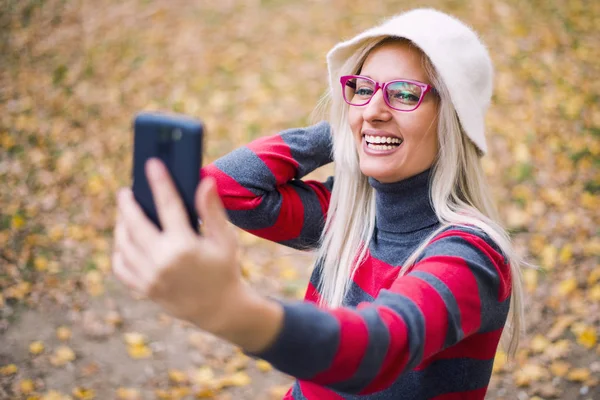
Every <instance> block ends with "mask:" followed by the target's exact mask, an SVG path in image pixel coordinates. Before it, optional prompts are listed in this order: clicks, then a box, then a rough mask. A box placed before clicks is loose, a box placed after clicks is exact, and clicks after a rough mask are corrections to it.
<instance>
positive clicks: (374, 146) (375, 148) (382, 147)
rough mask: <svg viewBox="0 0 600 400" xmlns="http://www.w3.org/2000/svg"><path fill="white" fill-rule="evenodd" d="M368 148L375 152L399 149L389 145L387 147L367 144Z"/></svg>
mask: <svg viewBox="0 0 600 400" xmlns="http://www.w3.org/2000/svg"><path fill="white" fill-rule="evenodd" d="M367 147H368V148H370V149H373V150H380V151H382V150H392V149H395V148H397V147H398V146H389V145H385V144H372V143H367Z"/></svg>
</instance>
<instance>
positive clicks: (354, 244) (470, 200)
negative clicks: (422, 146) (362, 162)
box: [317, 37, 524, 354]
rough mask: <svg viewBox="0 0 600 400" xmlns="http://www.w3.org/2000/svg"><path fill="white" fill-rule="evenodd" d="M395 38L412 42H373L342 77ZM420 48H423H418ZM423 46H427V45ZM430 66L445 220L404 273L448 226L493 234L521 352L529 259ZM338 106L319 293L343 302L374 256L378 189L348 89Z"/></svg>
mask: <svg viewBox="0 0 600 400" xmlns="http://www.w3.org/2000/svg"><path fill="white" fill-rule="evenodd" d="M390 41H405V42H408V43H410V44H412V43H411V42H409V41H408V40H406V39H401V38H394V37H383V38H381V37H380V38H374V39H371V40H368V41H365V43H364V45H363V46H362V47H361V48H360V49H359V50H358V51H356V52H355V53H354V54H353V55H352V56H351V57H350V58H349V59H348V60H347V61H346V62H345V63H344V65H343V66H342V69H341V74H342V75H345V74H354V73H357V71H359V70H360V68H361V67H362V64H363V63H364V61H365V59H366V58H367V55H368V54H369V53H370V52H371V51H372V50H373V49H374V48H376V47H379V46H381V45H382V44H383V43H387V42H390ZM415 48H416V46H415ZM419 51H420V50H419ZM422 59H423V67H424V69H425V71H426V73H427V75H428V78H429V79H430V81H431V83H432V84H433V86H434V87H435V88H436V89H437V91H438V93H439V96H440V102H439V110H438V113H439V118H438V121H439V122H438V143H439V153H438V156H437V159H436V161H435V162H434V165H433V166H432V181H431V189H430V196H431V202H432V205H433V209H434V211H435V213H436V215H437V218H438V220H439V221H440V227H439V229H436V230H435V231H434V232H433V233H432V234H431V235H430V236H429V237H428V238H426V239H424V240H423V242H422V243H421V244H420V245H419V246H418V248H417V249H416V250H415V251H414V252H413V253H412V254H411V255H410V256H409V257H408V259H407V261H406V262H405V263H404V265H403V266H402V269H401V270H400V274H401V275H402V274H406V273H407V271H408V269H409V268H410V267H411V266H412V265H413V264H414V263H415V261H416V260H417V259H418V258H419V256H420V254H422V252H423V250H424V248H425V247H426V246H427V243H428V242H429V241H430V240H431V239H432V238H433V237H434V236H435V235H437V234H438V233H439V232H440V231H442V230H443V229H446V228H448V226H450V225H454V226H475V227H477V228H479V229H481V230H482V231H483V232H485V233H486V234H487V235H488V236H489V237H490V238H491V239H492V240H493V241H494V242H495V243H496V244H497V245H498V246H499V248H500V249H501V251H502V252H503V253H504V255H505V257H506V258H507V261H508V262H509V264H510V269H511V277H512V293H511V304H510V312H509V320H508V329H507V330H505V332H507V334H508V337H507V336H506V335H504V338H503V341H504V344H505V345H506V346H507V348H508V352H509V353H511V354H514V351H515V350H516V348H517V345H518V339H519V336H520V332H521V330H522V328H523V327H524V324H523V311H522V303H523V293H522V282H521V272H520V270H521V265H522V264H523V263H524V261H523V260H522V259H521V258H520V257H519V255H518V254H517V253H516V252H515V250H514V249H513V247H512V245H511V240H510V237H509V235H508V233H507V232H506V230H505V229H504V228H503V227H502V225H501V224H500V222H499V218H498V214H497V211H496V208H495V206H494V202H493V200H492V196H491V192H490V191H489V189H488V186H487V182H486V178H485V175H484V172H483V169H482V166H481V163H480V157H479V153H478V149H477V148H476V146H475V145H474V144H473V143H472V142H471V141H470V140H469V139H468V137H467V136H466V135H465V134H464V133H463V132H462V128H461V125H460V122H459V120H458V116H457V114H456V112H455V110H454V107H453V105H452V101H451V100H450V94H449V92H448V88H447V87H446V85H445V84H444V82H443V81H442V80H441V78H440V77H439V75H438V74H437V72H436V71H435V69H434V67H433V65H432V64H431V62H430V60H429V59H428V58H427V56H426V55H424V54H423V55H422ZM326 104H329V105H330V124H331V128H332V132H333V144H334V145H333V157H334V160H335V173H334V185H333V191H332V193H331V202H330V206H329V211H328V215H327V220H326V222H325V229H324V231H323V234H322V237H321V245H320V247H319V249H318V252H317V259H318V265H319V266H320V269H321V281H320V282H319V292H320V294H321V304H322V305H328V306H330V307H337V306H340V305H342V301H343V299H344V296H345V294H346V292H347V290H348V288H349V284H350V282H351V280H352V277H353V274H354V272H355V271H356V268H357V267H358V266H359V265H360V263H361V262H363V261H364V260H365V258H366V257H367V251H368V244H369V243H370V241H371V239H372V237H373V233H374V228H375V200H374V199H375V197H374V195H375V192H374V190H373V188H372V187H371V186H370V185H369V183H368V180H367V177H366V176H365V175H363V174H362V172H361V171H360V167H359V160H358V154H357V152H356V147H355V143H354V139H353V135H352V132H351V130H350V126H349V124H348V105H347V104H346V103H345V102H344V100H343V98H342V96H341V93H340V91H335V90H333V91H332V92H330V93H328V94H327V95H326V98H325V100H324V101H323V102H322V103H321V107H323V106H324V105H326Z"/></svg>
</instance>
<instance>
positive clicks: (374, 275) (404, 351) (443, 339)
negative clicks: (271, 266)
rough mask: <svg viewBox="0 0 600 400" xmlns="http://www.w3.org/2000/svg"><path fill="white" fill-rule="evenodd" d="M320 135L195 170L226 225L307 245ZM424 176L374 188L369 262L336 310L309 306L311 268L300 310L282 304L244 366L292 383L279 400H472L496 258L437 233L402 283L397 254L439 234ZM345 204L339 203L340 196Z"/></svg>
mask: <svg viewBox="0 0 600 400" xmlns="http://www.w3.org/2000/svg"><path fill="white" fill-rule="evenodd" d="M331 161H332V160H331V138H330V132H329V125H328V124H327V123H324V122H322V123H319V124H317V125H314V126H311V127H309V128H303V129H291V130H287V131H284V132H282V133H281V134H278V135H274V136H270V137H265V138H261V139H259V140H256V141H254V142H252V143H250V144H248V145H247V146H244V147H242V148H239V149H237V150H235V151H233V152H231V153H230V154H228V155H226V156H224V157H223V158H221V159H219V160H217V161H216V162H215V163H213V164H210V165H208V166H206V167H205V168H203V170H202V173H203V175H210V176H213V177H214V178H216V180H217V183H218V188H219V193H220V195H221V197H222V199H223V201H224V204H225V207H226V208H227V210H228V214H229V217H230V218H231V220H232V222H233V223H234V224H236V225H237V226H239V227H241V228H243V229H245V230H247V231H249V232H251V233H253V234H255V235H258V236H260V237H263V238H266V239H269V240H272V241H275V242H278V243H281V244H284V245H287V246H291V247H294V248H310V247H314V246H316V245H317V243H318V241H319V237H320V234H321V231H322V229H323V225H324V220H325V216H326V213H327V209H328V205H329V199H330V193H331V189H332V186H333V184H334V183H333V179H332V178H330V179H329V180H327V181H326V182H316V181H309V180H304V181H303V180H302V179H301V178H302V177H304V176H305V175H306V174H308V173H309V172H311V171H313V170H314V169H316V168H318V167H320V166H322V165H325V164H327V163H329V162H331ZM429 178H430V176H429V171H425V172H423V173H421V174H419V175H416V176H414V177H411V178H408V179H406V180H403V181H400V182H397V183H392V184H382V183H380V182H378V181H376V180H374V179H370V183H371V186H372V187H373V188H374V189H375V191H376V230H375V233H374V236H373V240H372V242H371V243H369V254H368V257H367V259H366V261H365V262H363V263H362V264H361V265H360V266H359V268H358V269H357V272H356V274H355V276H354V279H353V282H352V284H351V287H350V289H349V291H348V293H347V295H346V297H345V300H344V304H343V306H342V307H338V308H326V307H319V306H317V304H316V302H317V301H318V298H319V293H318V290H317V288H318V282H319V266H318V265H317V266H316V267H315V269H314V271H313V274H312V277H311V279H310V283H309V284H308V289H307V292H306V298H305V301H297V302H293V301H290V302H282V304H283V305H284V310H285V317H284V326H283V329H282V332H281V333H280V335H279V336H278V338H277V339H276V341H275V343H273V344H272V346H271V347H270V348H268V349H267V350H265V351H264V352H262V353H261V354H256V355H255V356H257V357H260V358H263V359H265V360H267V361H269V362H271V363H272V364H273V365H274V366H275V367H276V368H277V369H279V370H280V371H282V372H284V373H287V374H289V375H292V376H294V377H296V378H297V381H296V382H295V383H294V385H293V387H292V388H291V389H290V391H289V392H288V394H287V395H286V396H285V399H296V400H300V399H311V400H312V399H318V400H327V399H381V400H383V399H404V400H424V399H436V400H458V399H461V400H475V399H477V400H479V399H483V398H484V396H485V393H486V389H487V385H488V382H489V379H490V376H491V371H492V364H493V360H494V355H495V352H496V348H497V346H498V343H499V339H500V335H501V333H502V330H503V327H504V324H505V322H506V318H507V314H508V308H509V300H510V291H511V279H510V270H509V267H508V265H507V262H506V259H505V257H504V256H503V255H502V253H501V252H500V250H499V248H498V247H497V245H496V244H495V243H493V242H492V241H491V240H490V238H489V237H488V236H487V235H485V234H484V233H483V232H481V231H480V230H477V229H474V228H466V227H449V228H448V229H445V230H444V231H442V233H441V234H438V235H437V236H436V237H435V238H434V239H433V240H432V241H431V242H430V243H429V244H428V246H427V247H426V249H425V251H424V253H423V254H422V255H421V256H420V258H419V259H418V261H417V263H416V264H415V265H414V266H413V268H412V269H411V270H410V272H409V273H408V274H406V275H403V276H400V275H399V271H400V267H401V266H402V263H403V262H404V261H405V260H406V258H407V257H408V255H409V254H410V253H411V252H412V251H413V250H414V249H415V248H416V247H417V246H418V245H419V244H420V243H421V242H422V241H423V240H424V239H425V238H426V237H427V236H428V235H429V234H430V233H432V232H433V230H435V229H436V228H438V227H439V222H438V220H437V218H436V215H435V213H434V211H433V209H432V207H431V205H430V201H429V194H428V191H429ZM348 195H349V196H351V195H352V194H351V193H348Z"/></svg>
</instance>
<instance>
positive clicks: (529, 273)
mask: <svg viewBox="0 0 600 400" xmlns="http://www.w3.org/2000/svg"><path fill="white" fill-rule="evenodd" d="M523 281H524V282H525V288H526V289H527V291H528V292H529V293H533V292H535V290H536V289H537V286H538V272H537V271H536V270H535V269H531V268H528V269H525V270H523Z"/></svg>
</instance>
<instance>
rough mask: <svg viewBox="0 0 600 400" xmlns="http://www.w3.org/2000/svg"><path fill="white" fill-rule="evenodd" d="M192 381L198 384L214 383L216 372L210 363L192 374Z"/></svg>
mask: <svg viewBox="0 0 600 400" xmlns="http://www.w3.org/2000/svg"><path fill="white" fill-rule="evenodd" d="M191 378H192V382H193V383H195V384H196V385H198V386H206V385H209V384H212V383H213V381H214V379H215V373H214V372H213V370H212V368H211V367H209V366H208V365H204V366H202V367H200V368H198V369H197V370H196V371H195V372H194V373H193V374H192V377H191Z"/></svg>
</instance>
